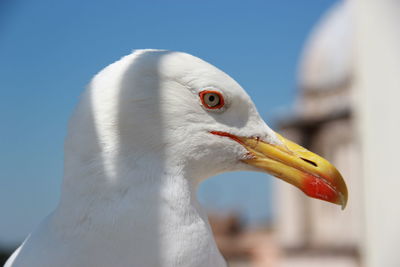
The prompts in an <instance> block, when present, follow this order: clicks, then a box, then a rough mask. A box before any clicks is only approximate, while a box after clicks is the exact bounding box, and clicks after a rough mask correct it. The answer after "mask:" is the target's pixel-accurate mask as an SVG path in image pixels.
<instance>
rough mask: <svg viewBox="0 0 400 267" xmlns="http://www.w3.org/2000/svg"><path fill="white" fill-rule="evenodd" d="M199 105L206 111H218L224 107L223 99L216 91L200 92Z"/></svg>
mask: <svg viewBox="0 0 400 267" xmlns="http://www.w3.org/2000/svg"><path fill="white" fill-rule="evenodd" d="M199 96H200V99H201V103H202V104H203V106H204V107H206V108H208V109H219V108H222V107H223V106H224V97H223V96H222V94H221V93H220V92H217V91H202V92H200V94H199Z"/></svg>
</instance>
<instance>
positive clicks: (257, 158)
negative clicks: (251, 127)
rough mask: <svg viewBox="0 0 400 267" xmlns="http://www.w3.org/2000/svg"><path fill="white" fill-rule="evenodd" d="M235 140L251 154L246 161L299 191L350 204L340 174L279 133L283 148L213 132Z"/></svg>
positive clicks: (333, 201) (325, 162) (315, 196)
mask: <svg viewBox="0 0 400 267" xmlns="http://www.w3.org/2000/svg"><path fill="white" fill-rule="evenodd" d="M211 133H212V134H215V135H220V136H224V137H228V138H231V139H232V140H235V141H237V142H238V143H240V144H241V145H243V146H244V147H245V148H246V149H247V150H248V151H249V157H248V158H247V159H244V160H243V162H245V163H247V164H249V165H252V166H255V167H257V168H259V169H260V170H264V171H266V172H268V173H270V174H272V175H274V176H276V177H278V178H280V179H282V180H284V181H286V182H288V183H290V184H292V185H294V186H296V187H297V188H299V189H300V190H301V191H303V192H304V193H305V194H306V195H308V196H309V197H313V198H317V199H321V200H325V201H328V202H331V203H335V204H338V205H341V206H342V209H344V208H345V207H346V204H347V187H346V183H345V182H344V180H343V178H342V176H341V175H340V173H339V171H338V170H337V169H336V168H335V167H334V166H333V165H332V164H331V163H329V162H328V161H327V160H326V159H324V158H322V157H320V156H318V155H316V154H314V153H312V152H311V151H308V150H307V149H305V148H303V147H301V146H299V145H297V144H296V143H293V142H291V141H289V140H287V139H285V138H284V137H282V136H280V135H279V134H276V135H277V136H278V138H279V139H280V141H281V142H282V145H275V144H269V143H266V142H264V141H262V140H260V139H258V138H254V137H240V136H235V135H232V134H229V133H225V132H217V131H214V132H211Z"/></svg>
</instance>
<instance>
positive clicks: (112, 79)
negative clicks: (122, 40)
mask: <svg viewBox="0 0 400 267" xmlns="http://www.w3.org/2000/svg"><path fill="white" fill-rule="evenodd" d="M239 170H248V171H261V172H267V173H269V174H272V175H274V176H276V177H278V178H280V179H282V180H284V181H286V182H288V183H290V184H292V185H294V186H296V187H298V188H299V189H300V190H301V191H303V192H304V193H305V194H306V195H308V196H310V197H313V198H317V199H320V200H324V201H328V202H331V203H334V204H338V205H341V206H342V208H344V207H345V205H346V202H347V188H346V184H345V182H344V180H343V178H342V176H341V175H340V173H339V172H338V170H337V169H336V168H335V167H334V166H333V165H332V164H330V163H329V162H328V161H326V160H325V159H323V158H321V157H320V156H318V155H316V154H314V153H312V152H310V151H308V150H306V149H304V148H302V147H301V146H299V145H297V144H295V143H293V142H291V141H289V140H287V139H285V138H284V137H282V136H281V135H279V134H277V133H276V132H274V131H273V130H271V129H270V128H269V127H268V126H267V124H266V123H265V122H264V121H263V119H262V118H261V116H260V115H259V113H258V111H257V109H256V107H255V105H254V103H253V102H252V100H251V98H250V97H249V96H248V94H247V93H246V92H245V91H244V89H243V88H242V87H241V86H240V85H239V84H238V83H237V82H236V81H235V80H233V79H232V78H231V77H230V76H228V75H227V74H225V73H224V72H223V71H221V70H219V69H218V68H216V67H214V66H213V65H211V64H209V63H207V62H205V61H203V60H201V59H199V58H197V57H194V56H192V55H189V54H187V53H182V52H173V51H166V50H151V49H145V50H136V51H134V52H133V53H132V54H130V55H127V56H125V57H123V58H122V59H120V60H118V61H117V62H115V63H113V64H111V65H109V66H107V67H106V68H105V69H103V70H102V71H101V72H100V73H98V74H97V75H96V76H95V77H94V78H93V80H92V81H91V82H90V84H89V85H88V87H87V89H86V90H85V92H84V93H83V95H82V96H81V98H80V101H79V104H78V106H77V108H76V109H75V111H74V114H73V115H72V117H71V119H70V122H69V127H68V134H67V137H66V141H65V164H64V177H63V183H62V189H61V197H60V201H59V203H58V205H57V207H56V208H55V210H54V211H53V212H52V213H51V214H50V215H48V217H47V218H45V219H44V221H43V222H42V223H41V224H40V225H39V226H38V227H37V229H36V230H34V231H33V233H31V234H30V235H29V236H28V237H27V239H26V240H25V241H24V242H23V244H22V245H21V246H20V247H19V248H18V249H17V250H16V251H15V252H14V253H13V254H12V256H11V257H10V258H9V260H8V261H7V263H6V264H5V267H27V266H29V267H55V266H57V267H87V266H89V267H90V266H96V267H103V266H104V267H106V266H107V267H109V266H114V267H115V266H116V267H128V266H130V267H131V266H133V267H183V266H185V267H200V266H201V267H204V266H213V267H223V266H227V264H226V261H225V260H224V258H223V257H222V256H221V254H220V252H219V250H218V248H217V246H216V243H215V241H214V239H213V235H212V232H211V228H210V225H209V222H208V219H207V214H206V213H205V211H204V210H203V209H202V207H201V205H200V204H199V203H198V201H197V199H196V190H197V188H198V186H199V184H200V183H201V182H202V181H203V180H205V179H207V178H209V177H211V176H214V175H216V174H219V173H223V172H230V171H239Z"/></svg>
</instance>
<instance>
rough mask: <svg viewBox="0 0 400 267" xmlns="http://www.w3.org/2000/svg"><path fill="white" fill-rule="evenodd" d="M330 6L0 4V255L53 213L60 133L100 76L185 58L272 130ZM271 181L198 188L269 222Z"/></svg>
mask: <svg viewBox="0 0 400 267" xmlns="http://www.w3.org/2000/svg"><path fill="white" fill-rule="evenodd" d="M334 2H335V1H333V0H318V1H305V0H304V1H288V0H275V1H270V0H268V1H267V0H264V1H225V0H221V1H215V0H214V1H208V0H203V1H183V0H180V1H178V0H176V1H126V0H122V1H103V0H97V1H78V0H69V1H52V0H36V1H28V0H26V1H22V0H13V1H11V0H4V1H1V2H0V73H1V74H0V90H1V96H2V101H1V105H0V121H1V128H0V147H1V150H0V167H1V171H0V212H1V213H0V214H1V219H0V246H1V245H3V246H12V245H14V244H16V243H18V242H21V241H22V240H23V238H24V237H25V236H26V235H27V234H28V233H29V232H30V231H32V229H33V228H34V227H35V226H36V225H37V224H38V223H39V222H40V221H41V219H42V218H43V217H44V216H46V215H47V214H48V213H49V212H50V211H51V210H52V209H53V208H54V207H55V205H56V204H57V201H58V197H59V188H60V184H61V179H62V168H63V167H62V164H63V140H64V136H65V133H66V124H67V120H68V117H69V115H70V113H71V111H72V110H73V107H74V106H75V104H76V103H77V101H78V97H79V94H80V93H81V92H82V90H83V89H84V87H85V85H86V84H87V83H88V82H89V80H90V79H91V77H92V76H93V75H94V74H96V73H97V72H98V71H99V70H101V69H102V68H103V67H105V66H107V65H108V64H110V63H112V62H113V61H115V60H117V59H119V58H120V57H121V56H123V55H126V54H128V53H130V52H131V51H132V50H133V49H136V48H163V49H169V50H178V51H184V52H188V53H191V54H193V55H196V56H198V57H200V58H203V59H205V60H206V61H208V62H210V63H212V64H214V65H216V66H217V67H219V68H221V69H222V70H224V71H225V72H227V73H228V74H230V75H231V76H232V77H233V78H235V79H236V80H237V81H238V82H239V83H240V84H241V85H242V86H243V87H244V88H245V89H246V90H247V91H248V93H249V94H250V96H251V97H252V98H253V100H254V102H255V103H256V105H257V107H258V109H259V112H260V113H261V114H262V116H263V117H264V119H265V120H266V121H267V122H270V123H273V120H274V114H276V111H277V110H278V109H280V108H281V107H289V106H290V105H291V103H292V101H293V99H294V97H295V93H296V70H297V64H298V60H299V57H300V53H301V50H302V47H303V43H304V41H305V40H306V38H307V35H308V34H309V32H310V30H311V29H312V26H313V25H314V24H315V23H316V22H317V21H318V18H319V17H320V16H321V14H322V13H323V12H324V11H325V10H326V9H327V8H329V7H330V6H332V4H333V3H334ZM272 180H273V179H272V178H270V177H267V176H266V175H265V174H259V173H229V174H224V175H220V176H219V177H218V178H213V179H211V180H209V181H207V182H205V184H204V185H203V186H202V188H201V189H200V192H199V197H200V199H201V201H202V202H203V203H204V204H205V205H206V206H207V207H208V208H209V209H211V210H214V211H220V210H230V211H235V212H239V213H242V214H243V216H244V217H245V218H246V219H247V220H250V221H260V220H262V219H265V218H268V217H271V214H272V210H273V207H272V206H273V203H272V201H273V200H272V190H271V184H272Z"/></svg>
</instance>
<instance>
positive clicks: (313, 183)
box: [302, 174, 340, 203]
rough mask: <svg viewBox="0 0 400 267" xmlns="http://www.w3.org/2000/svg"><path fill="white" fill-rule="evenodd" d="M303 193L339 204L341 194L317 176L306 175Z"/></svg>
mask: <svg viewBox="0 0 400 267" xmlns="http://www.w3.org/2000/svg"><path fill="white" fill-rule="evenodd" d="M305 175H306V176H305V178H304V182H303V189H302V191H303V192H304V193H305V194H306V195H308V196H310V197H313V198H318V199H321V200H325V201H329V202H333V203H337V202H338V201H339V198H340V197H339V193H338V192H337V191H336V190H335V189H334V188H333V187H332V186H331V185H329V184H328V183H327V182H325V181H324V180H323V179H321V178H318V177H316V176H313V175H310V174H305Z"/></svg>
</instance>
